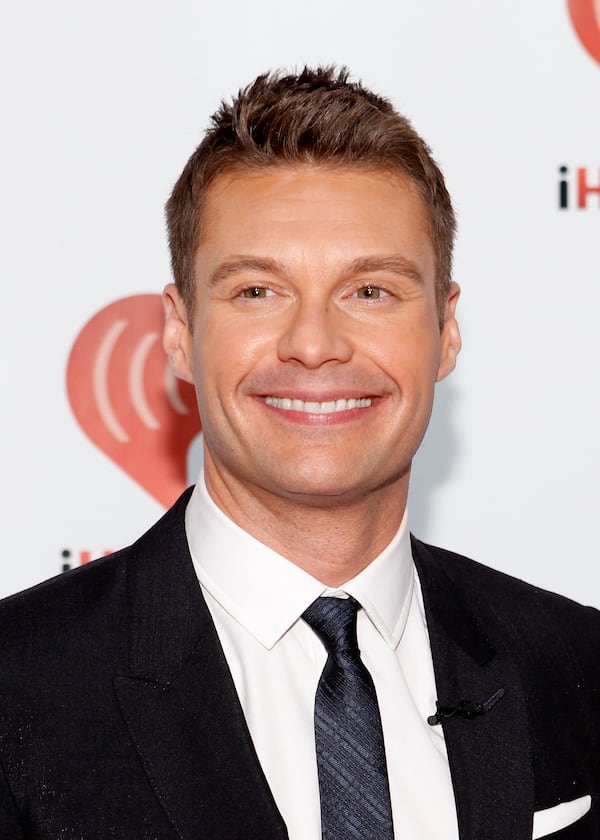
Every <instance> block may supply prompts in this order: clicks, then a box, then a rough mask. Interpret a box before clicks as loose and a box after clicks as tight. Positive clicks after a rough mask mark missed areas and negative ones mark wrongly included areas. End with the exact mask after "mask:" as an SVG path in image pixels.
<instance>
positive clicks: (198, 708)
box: [115, 494, 287, 840]
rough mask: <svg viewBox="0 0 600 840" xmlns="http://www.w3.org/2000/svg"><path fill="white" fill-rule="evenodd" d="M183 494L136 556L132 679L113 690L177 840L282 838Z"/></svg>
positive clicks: (131, 580) (120, 680) (131, 585)
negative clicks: (192, 545)
mask: <svg viewBox="0 0 600 840" xmlns="http://www.w3.org/2000/svg"><path fill="white" fill-rule="evenodd" d="M188 498H189V494H186V495H185V496H184V497H182V498H181V499H180V500H179V502H178V503H177V505H176V506H175V507H174V508H173V509H172V510H171V511H169V512H168V513H167V514H166V516H165V517H163V519H162V520H161V521H160V522H159V523H158V524H157V525H156V526H155V527H154V528H153V529H152V530H151V531H149V532H148V534H146V535H145V536H144V537H142V539H141V540H140V541H139V542H138V543H137V544H136V545H135V546H134V548H133V557H132V559H131V561H130V564H129V569H128V597H129V609H130V670H131V673H130V674H129V675H126V676H125V675H123V676H119V677H117V678H116V679H115V691H116V694H117V697H118V700H119V703H120V706H121V710H122V713H123V716H124V718H125V721H126V723H127V726H128V729H129V732H130V735H131V738H132V741H133V743H134V745H135V748H136V749H137V751H138V753H139V756H140V759H141V762H142V764H143V766H144V770H145V772H146V774H147V776H148V779H149V781H150V783H151V785H152V787H153V788H154V790H155V792H156V794H157V796H158V798H159V800H160V802H161V804H162V805H163V807H164V809H165V811H166V813H167V815H168V816H169V819H170V820H171V822H172V824H173V826H174V828H175V829H176V831H177V834H178V836H179V837H180V838H182V840H192V839H193V840H197V838H199V837H202V838H207V839H208V838H214V840H217V838H218V840H234V838H240V840H241V838H247V837H261V838H264V840H284V838H287V831H286V829H285V825H284V823H283V820H282V818H281V815H280V814H279V811H278V810H277V807H276V806H275V803H274V800H273V797H272V795H271V791H270V789H269V787H268V784H267V782H266V780H265V777H264V775H263V772H262V769H261V767H260V764H259V762H258V758H257V756H256V753H255V750H254V746H253V744H252V740H251V737H250V734H249V732H248V728H247V725H246V721H245V718H244V715H243V712H242V709H241V706H240V703H239V700H238V697H237V694H236V691H235V687H234V684H233V680H232V678H231V674H230V671H229V668H228V666H227V663H226V661H225V657H224V655H223V651H222V649H221V645H220V643H219V641H218V637H217V634H216V631H215V628H214V625H213V623H212V619H211V617H210V614H209V611H208V608H207V607H206V604H205V602H204V599H203V598H202V594H201V591H200V587H199V585H198V581H197V579H196V575H195V572H194V569H193V566H192V562H191V558H190V555H189V550H188V547H187V540H186V537H185V530H184V519H183V517H184V512H185V506H186V504H187V499H188Z"/></svg>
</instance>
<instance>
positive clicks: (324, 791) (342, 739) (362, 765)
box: [302, 598, 394, 840]
mask: <svg viewBox="0 0 600 840" xmlns="http://www.w3.org/2000/svg"><path fill="white" fill-rule="evenodd" d="M359 609H360V605H359V604H358V602H357V601H355V600H354V598H317V600H316V601H314V602H313V603H312V604H311V605H310V607H309V608H308V609H307V610H306V612H305V613H304V614H303V616H302V617H303V619H304V620H305V621H306V622H307V624H309V625H310V627H311V628H312V629H313V630H314V632H315V633H316V634H317V635H318V636H319V638H320V639H321V641H322V642H323V644H324V645H325V648H326V650H327V654H328V657H327V662H326V663H325V667H324V669H323V673H322V674H321V679H320V680H319V685H318V687H317V694H316V697H315V741H316V746H317V767H318V771H319V791H320V795H321V833H322V836H323V840H355V839H356V840H393V837H394V829H393V825H392V808H391V803H390V789H389V783H388V777H387V768H386V763H385V747H384V744H383V733H382V730H381V717H380V714H379V705H378V703H377V695H376V693H375V686H374V685H373V680H372V679H371V675H370V674H369V672H368V671H367V669H366V668H365V666H364V665H363V663H362V661H361V659H360V651H359V649H358V642H357V638H356V614H357V612H358V610H359Z"/></svg>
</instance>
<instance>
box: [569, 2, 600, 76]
mask: <svg viewBox="0 0 600 840" xmlns="http://www.w3.org/2000/svg"><path fill="white" fill-rule="evenodd" d="M567 5H568V8H569V15H570V16H571V22H572V23H573V28H574V29H575V32H576V33H577V37H578V38H579V40H580V41H581V43H582V44H583V46H584V47H585V48H586V50H587V51H588V52H589V54H590V55H591V56H592V58H595V59H596V61H597V62H598V63H600V0H567Z"/></svg>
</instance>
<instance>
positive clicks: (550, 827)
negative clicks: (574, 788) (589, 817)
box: [531, 796, 592, 840]
mask: <svg viewBox="0 0 600 840" xmlns="http://www.w3.org/2000/svg"><path fill="white" fill-rule="evenodd" d="M591 807H592V797H591V796H581V797H580V798H579V799H573V800H572V801H571V802H561V803H560V805H555V806H554V808H545V809H544V810H543V811H536V812H535V814H534V815H533V836H532V839H531V840H538V838H540V837H546V836H547V835H548V834H553V833H554V832H555V831H560V829H561V828H566V827H567V826H568V825H572V824H573V823H574V822H577V820H580V819H581V817H584V816H585V815H586V814H587V812H588V811H589V810H590V808H591Z"/></svg>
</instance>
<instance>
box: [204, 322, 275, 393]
mask: <svg viewBox="0 0 600 840" xmlns="http://www.w3.org/2000/svg"><path fill="white" fill-rule="evenodd" d="M272 348H273V339H272V338H271V337H270V336H268V335H265V330H264V329H263V328H261V326H260V325H257V324H253V325H250V324H248V323H243V322H242V323H240V322H239V320H238V321H237V323H227V324H225V323H223V322H222V321H221V322H217V323H211V322H206V324H205V325H204V329H203V331H202V340H201V341H199V342H197V343H196V348H195V349H196V352H195V368H196V371H197V376H196V383H197V387H199V388H200V389H201V390H203V391H207V390H208V391H213V392H215V391H216V392H221V397H222V398H223V399H226V394H227V392H229V393H233V392H234V391H235V389H236V387H237V386H238V385H239V384H240V383H241V382H242V381H243V380H244V379H245V378H246V377H247V376H249V375H250V374H252V373H253V372H254V371H256V370H257V368H259V367H260V366H261V364H262V360H263V359H265V358H267V357H269V356H271V357H272Z"/></svg>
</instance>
